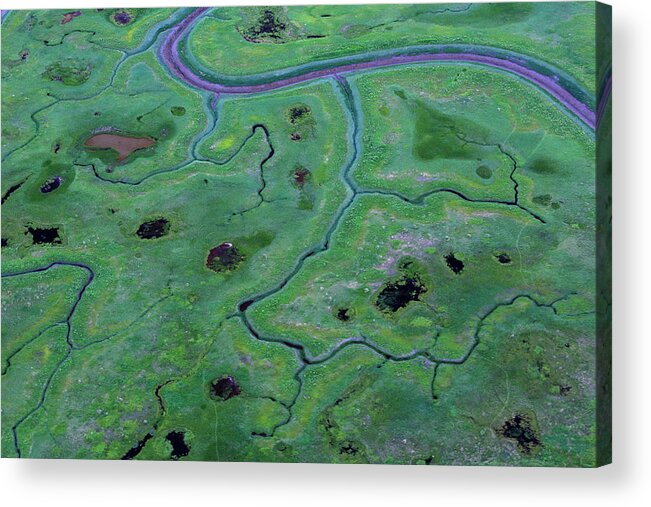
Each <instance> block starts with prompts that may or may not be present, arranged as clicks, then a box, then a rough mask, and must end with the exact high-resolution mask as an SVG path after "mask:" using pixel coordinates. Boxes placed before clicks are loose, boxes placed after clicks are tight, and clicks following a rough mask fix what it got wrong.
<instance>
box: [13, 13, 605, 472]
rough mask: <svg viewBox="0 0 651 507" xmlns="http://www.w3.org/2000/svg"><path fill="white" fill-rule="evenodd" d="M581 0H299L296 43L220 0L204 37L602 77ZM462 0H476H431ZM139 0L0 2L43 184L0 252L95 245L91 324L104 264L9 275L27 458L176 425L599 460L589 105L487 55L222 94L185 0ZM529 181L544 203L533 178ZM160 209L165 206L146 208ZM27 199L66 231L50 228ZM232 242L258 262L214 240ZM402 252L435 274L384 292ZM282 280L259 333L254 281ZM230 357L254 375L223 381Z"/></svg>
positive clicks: (290, 52)
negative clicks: (193, 64)
mask: <svg viewBox="0 0 651 507" xmlns="http://www.w3.org/2000/svg"><path fill="white" fill-rule="evenodd" d="M566 5H567V7H566V8H565V10H564V11H563V14H562V15H559V11H558V10H557V9H559V7H558V6H556V5H552V4H541V5H535V6H534V5H531V6H529V5H526V6H525V5H524V4H520V5H517V6H515V7H514V6H511V7H502V6H499V7H498V6H472V7H470V8H469V9H468V10H465V6H464V5H456V6H452V5H447V6H443V5H437V6H427V5H422V6H420V5H419V6H389V7H383V8H382V9H380V8H379V7H377V6H363V7H359V8H356V9H355V10H351V8H350V7H346V6H318V7H316V6H315V7H292V8H289V9H288V10H287V11H286V12H284V11H282V9H278V8H275V9H274V12H275V13H276V14H277V15H278V16H279V18H278V19H280V20H281V21H282V22H284V23H286V24H287V25H288V26H289V29H288V30H287V32H286V33H284V34H283V35H282V37H284V39H283V41H284V42H285V43H284V44H268V43H261V44H253V43H250V42H246V41H245V40H244V39H243V38H242V37H241V36H240V35H239V34H238V33H237V32H236V31H235V27H236V26H237V25H238V24H239V23H240V19H241V17H242V13H241V12H240V10H239V9H230V10H229V9H214V10H212V11H211V12H210V13H209V15H208V16H207V17H205V19H203V20H202V21H200V22H199V24H198V25H197V26H196V28H195V29H194V30H193V31H192V33H191V35H190V39H189V42H188V44H189V47H190V49H191V51H192V53H193V56H192V57H194V58H197V59H198V60H200V61H201V62H202V63H203V64H204V65H206V66H209V67H210V68H211V69H213V70H216V71H217V72H223V73H225V74H232V75H238V76H244V75H247V74H250V73H256V72H266V71H273V70H274V69H283V68H286V67H290V66H293V65H299V64H301V63H307V62H313V61H315V60H320V59H323V58H330V57H335V56H344V55H349V54H355V53H360V52H364V51H371V50H377V49H386V48H393V47H400V46H404V45H410V44H416V43H448V42H455V43H457V42H458V43H473V44H489V45H492V46H496V47H501V48H506V49H513V50H516V51H520V52H522V53H524V54H528V55H530V56H534V57H535V58H538V59H540V60H544V61H547V62H549V63H553V64H554V65H555V66H558V67H559V68H562V69H563V70H564V71H566V72H567V73H569V74H570V75H571V76H573V77H574V78H575V79H576V80H577V81H578V82H580V83H581V84H582V85H584V86H585V87H586V88H588V89H589V90H592V89H593V88H594V82H593V77H592V76H593V73H594V55H593V54H592V52H593V49H592V46H593V45H592V38H593V34H592V29H593V28H592V26H593V24H594V8H593V6H592V4H580V3H579V4H566ZM448 8H451V9H455V10H457V9H459V10H464V12H457V13H452V12H448V11H445V12H433V10H441V11H442V10H445V9H448ZM504 9H508V11H505V10H504ZM129 11H130V15H132V16H133V17H134V20H133V21H132V22H131V23H130V24H129V25H127V26H124V27H121V26H117V25H116V24H115V23H114V21H112V20H111V16H112V15H114V14H115V10H113V9H106V10H104V11H101V12H96V11H83V14H82V15H81V16H78V17H75V18H73V19H72V21H70V22H69V23H66V24H64V25H61V24H60V21H61V19H62V17H63V15H64V13H65V12H69V11H35V12H14V13H11V14H9V16H8V18H7V19H6V21H5V22H4V23H3V30H2V32H3V34H2V37H3V40H2V42H3V48H2V65H3V81H2V92H3V93H2V101H3V102H2V115H3V126H2V128H3V135H2V138H3V163H2V193H3V195H6V194H5V193H6V192H7V191H8V190H9V189H10V188H11V187H13V186H16V185H19V186H17V187H16V188H15V189H14V192H13V193H11V195H9V196H8V197H7V199H6V202H5V203H4V204H3V206H2V212H3V213H2V217H3V222H2V238H3V240H5V239H6V241H7V246H3V249H2V257H3V259H2V260H3V265H2V270H3V273H9V272H15V271H20V270H28V269H34V268H39V267H44V266H47V265H48V264H49V263H51V262H55V261H60V262H61V261H64V262H77V263H84V264H86V265H88V266H90V267H91V268H92V270H93V272H94V273H95V278H94V279H93V281H92V283H91V284H90V285H89V286H88V288H87V290H86V291H85V292H84V294H83V297H82V298H81V300H80V302H79V304H78V306H77V307H76V308H75V311H74V314H73V316H72V318H71V319H70V326H71V332H70V335H69V336H68V337H67V338H68V340H66V335H67V326H66V323H65V321H66V318H67V317H68V315H69V313H70V311H71V310H72V308H73V305H74V304H75V301H76V300H77V297H78V295H79V292H78V291H79V290H80V289H81V287H82V286H83V284H84V283H85V282H86V280H87V273H86V272H85V271H84V270H83V269H80V268H76V267H72V266H58V267H53V268H51V269H49V270H48V271H45V272H42V273H34V274H29V275H24V276H18V277H11V278H3V280H2V316H3V328H2V354H3V376H2V386H3V387H2V389H3V392H2V398H3V407H2V423H3V424H2V427H3V430H2V449H3V451H2V452H3V456H15V455H16V454H17V452H16V449H15V447H14V436H13V434H12V428H13V427H15V426H16V425H17V437H18V443H19V448H20V451H21V456H23V457H43V458H54V457H59V458H96V459H119V458H121V457H123V456H124V455H125V454H126V453H127V452H128V451H130V449H132V448H133V446H135V445H137V444H138V443H139V442H141V443H143V442H144V443H143V447H142V450H141V451H140V453H139V454H137V456H136V459H164V460H168V459H173V456H172V452H173V449H172V446H171V444H170V443H169V441H168V439H167V438H166V437H167V436H168V434H170V432H173V431H176V432H182V433H183V435H184V441H185V443H186V444H187V445H188V446H189V454H188V456H187V457H183V458H181V459H188V460H221V461H244V460H250V461H279V462H305V461H306V462H331V463H367V462H370V463H396V464H408V463H414V464H425V463H430V464H439V463H441V464H443V463H446V464H507V465H552V466H570V465H571V466H593V465H594V464H595V457H594V442H595V435H594V428H593V426H594V413H595V407H594V396H595V389H596V387H595V386H594V384H593V380H592V379H593V378H594V368H595V365H594V328H595V321H594V310H595V300H596V299H597V300H599V301H601V300H602V299H603V298H597V295H596V294H595V288H594V287H595V275H594V259H595V245H594V235H595V220H596V211H595V203H594V199H595V169H594V155H595V153H594V151H595V143H594V137H593V136H592V135H591V134H590V133H589V132H587V131H586V130H585V129H584V128H583V127H582V126H581V125H579V124H578V123H577V122H576V121H575V120H574V119H573V118H571V117H569V116H568V114H567V112H565V111H563V110H562V109H561V108H560V107H559V106H558V105H557V104H556V103H554V102H552V101H551V100H550V99H549V98H547V97H546V96H545V95H544V94H543V93H542V92H540V91H538V90H536V89H534V88H533V87H531V85H529V84H526V83H524V82H522V81H520V80H519V79H516V78H514V77H513V76H510V75H507V74H504V73H500V72H497V71H494V70H490V69H487V68H481V67H477V66H470V65H457V64H453V65H441V64H423V65H410V66H402V67H400V68H395V69H390V68H388V69H378V70H373V71H368V72H364V73H360V74H356V75H350V76H345V78H346V80H347V83H348V86H350V90H351V93H352V95H350V96H346V90H347V87H346V86H344V87H342V86H341V85H340V84H338V83H337V82H336V81H335V80H334V79H322V80H318V81H314V82H309V83H304V84H301V85H298V86H293V87H289V88H285V89H281V90H276V91H273V92H268V93H264V94H258V95H252V96H229V95H222V96H221V97H219V99H218V100H217V101H216V103H215V102H214V101H213V99H214V97H212V96H210V95H209V94H207V93H203V92H198V91H196V90H194V89H192V88H189V87H187V86H186V85H184V84H182V83H181V82H179V81H177V80H175V79H173V78H172V77H170V75H169V74H168V72H167V71H166V70H165V69H164V68H162V67H161V65H160V63H159V61H158V59H157V57H156V49H157V44H158V43H159V42H160V38H156V37H157V29H156V27H157V26H158V25H159V24H160V23H169V24H171V25H173V24H174V22H175V21H178V20H180V19H181V18H182V17H183V15H184V14H187V12H188V11H184V10H181V11H172V10H167V9H165V10H139V9H130V10H129ZM324 14H331V16H327V17H323V16H322V15H324ZM170 15H171V16H172V17H171V18H170ZM258 15H259V12H258V10H257V9H256V8H249V9H248V10H246V11H245V12H244V16H245V18H246V20H245V21H246V23H247V24H249V25H250V24H251V23H254V22H255V21H256V19H257V16H258ZM485 16H489V18H486V17H485ZM490 16H498V17H499V18H500V19H501V20H502V24H501V25H495V24H494V23H493V22H491V21H486V19H493V18H492V17H490ZM168 18H169V19H168ZM91 32H95V34H94V35H93V34H92V33H91ZM310 34H325V35H326V37H324V38H319V39H307V38H306V36H307V35H310ZM44 40H47V41H49V43H48V44H49V45H48V44H45V43H44V42H43V41H44ZM59 42H60V44H59ZM51 43H55V45H51ZM25 49H26V50H28V51H29V55H28V57H27V58H26V59H22V58H21V55H22V51H23V50H25ZM125 55H126V56H125ZM226 61H228V62H231V63H229V66H228V68H226V67H225V66H224V65H223V62H226ZM234 62H236V63H237V65H234ZM53 76H54V77H57V76H58V77H61V80H59V79H54V80H53V79H52V77H53ZM608 111H610V110H608ZM608 114H610V113H609V112H608ZM354 118H357V124H355V122H354V121H353V120H354ZM355 126H357V128H359V132H358V136H357V139H353V132H354V130H355ZM263 127H264V128H263ZM265 129H266V131H267V132H268V136H267V135H266V133H265ZM105 131H110V132H115V133H120V134H123V135H127V136H146V137H149V138H152V139H155V141H156V143H155V145H154V146H152V147H151V148H147V149H142V150H139V151H136V152H134V153H133V154H132V155H131V156H130V157H129V158H127V159H126V160H124V161H122V162H120V161H118V160H117V152H114V151H112V150H90V149H87V148H85V147H84V146H83V144H84V141H85V140H86V139H88V137H90V136H91V135H92V134H94V133H97V132H105ZM355 148H357V153H356V149H355ZM270 155H272V156H271V157H270ZM269 157H270V158H269ZM514 163H515V164H516V167H514ZM514 169H515V171H513V170H514ZM607 170H608V168H606V167H604V168H602V171H603V172H606V171H607ZM55 176H61V177H62V184H61V186H60V187H59V188H58V189H56V190H55V191H53V192H51V193H42V192H41V190H40V189H41V186H42V185H43V184H44V183H45V182H47V181H50V180H51V179H52V178H53V177H55ZM512 178H513V179H512ZM516 182H517V188H518V203H519V204H520V205H521V206H523V207H524V208H526V210H529V211H530V212H527V211H526V210H524V209H521V208H518V207H516V206H514V205H511V204H509V203H510V202H512V201H513V200H514V199H515V185H516ZM433 191H438V193H434V194H432V195H430V196H428V197H424V196H423V195H424V194H425V193H431V192H433ZM464 197H465V199H464ZM409 200H411V201H413V202H411V203H410V202H407V201H409ZM469 200H474V201H477V202H469ZM490 201H495V202H490ZM607 206H608V202H607V201H606V202H605V203H603V207H607ZM533 214H535V215H536V216H538V217H540V218H541V219H543V220H544V222H545V223H543V222H541V221H540V220H538V219H536V218H535V217H534V216H533ZM162 218H164V219H166V220H167V221H168V223H169V226H168V227H169V229H168V232H167V234H166V235H164V236H162V237H160V238H157V239H141V238H139V237H138V236H137V235H136V231H137V230H138V228H139V226H140V225H141V224H143V223H144V222H148V221H153V220H158V219H162ZM601 226H604V225H603V224H601ZM27 227H42V228H58V231H59V235H60V238H61V243H60V244H52V245H48V244H34V243H33V242H32V237H31V234H30V233H29V231H28V229H27ZM228 242H231V243H233V245H235V246H236V247H237V249H238V252H240V253H241V254H242V255H243V261H242V262H241V263H240V264H238V266H237V268H236V269H233V270H230V271H224V272H219V273H216V272H214V271H212V270H210V269H208V267H207V266H206V258H207V256H208V253H209V251H210V250H211V249H212V248H214V247H216V246H217V245H220V244H222V243H228ZM321 250H323V251H321ZM314 252H319V253H314ZM309 253H314V254H313V255H312V254H310V255H308V254H309ZM450 254H453V255H454V257H455V259H456V260H457V261H461V262H463V270H462V271H461V272H460V273H459V274H455V273H454V272H453V271H452V270H451V269H450V267H449V265H448V261H447V260H446V257H447V256H449V255H450ZM306 255H307V258H306V259H305V260H304V262H302V261H299V259H303V258H304V257H305V256H306ZM500 255H506V256H507V257H508V259H509V261H510V262H508V263H501V262H500V261H499V256H500ZM405 273H406V274H408V275H409V276H417V277H418V279H419V281H421V282H422V283H423V284H424V285H425V287H426V288H427V291H426V292H424V293H422V294H421V295H420V298H419V299H420V300H419V301H413V302H410V303H409V304H407V305H406V306H405V307H404V308H402V309H399V310H398V311H396V312H389V311H386V309H385V311H382V310H381V309H379V308H378V307H377V306H376V302H377V299H378V296H379V295H380V294H381V293H382V291H383V289H384V288H385V287H387V285H389V284H391V283H392V282H396V281H399V280H401V279H402V277H404V276H405ZM285 282H286V283H285ZM261 295H262V296H266V297H261V300H260V301H258V302H255V303H253V304H252V305H251V306H250V307H249V308H248V310H247V311H246V316H247V317H248V319H249V320H250V325H251V326H253V329H254V333H252V332H251V331H250V330H249V329H247V327H246V321H245V320H244V319H243V318H242V315H238V314H237V309H238V305H239V304H240V303H242V302H243V301H246V300H248V299H249V298H252V297H254V296H261ZM518 296H521V297H518ZM534 300H535V301H536V302H537V303H538V304H539V305H541V306H537V305H536V304H535V303H534ZM552 303H553V304H552ZM600 304H601V303H600ZM342 309H345V310H346V311H347V312H346V315H347V318H348V320H345V319H344V320H342V319H340V318H338V317H339V315H340V313H339V311H340V310H342ZM602 310H603V311H604V312H606V311H608V310H607V308H602ZM256 335H257V337H256ZM351 340H352V341H362V340H364V341H365V343H352V342H351ZM473 347H474V348H473ZM302 354H305V357H306V358H307V359H308V363H309V364H304V363H302V361H301V356H302ZM437 361H439V362H438V363H437ZM455 361H456V362H459V363H462V364H454V362H455ZM437 364H438V366H437ZM227 376H231V377H232V378H233V379H234V380H235V381H236V382H237V384H238V386H239V388H240V389H241V392H240V393H239V394H238V395H237V396H234V397H233V398H231V399H228V400H220V399H216V398H215V396H211V394H210V385H211V383H212V382H213V381H215V380H218V379H220V378H224V377H227ZM50 378H51V382H49V381H50ZM48 382H49V383H48ZM41 400H42V405H41ZM517 415H522V416H524V417H526V418H528V420H529V421H530V423H531V425H532V427H533V430H534V431H535V434H536V436H537V438H539V439H540V440H541V442H542V445H541V446H537V447H536V448H535V449H534V450H533V451H532V452H530V453H527V452H523V451H522V449H519V448H518V446H517V445H516V443H515V441H514V440H513V439H510V438H507V437H505V435H504V434H503V426H504V424H505V422H506V421H508V420H509V419H511V418H513V417H515V416H517ZM150 434H151V435H152V436H151V438H149V439H147V440H145V439H146V438H147V435H150Z"/></svg>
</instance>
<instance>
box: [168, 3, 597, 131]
mask: <svg viewBox="0 0 651 507" xmlns="http://www.w3.org/2000/svg"><path fill="white" fill-rule="evenodd" d="M209 9H210V8H208V7H204V8H198V9H195V10H194V11H192V12H191V13H190V14H188V15H187V16H186V17H185V18H184V19H183V20H182V21H181V22H180V23H179V24H178V25H176V26H175V27H174V28H173V29H172V30H170V31H169V33H168V34H167V35H166V36H165V38H164V40H163V43H162V44H161V46H160V59H161V62H162V63H163V64H164V65H165V66H166V67H167V68H168V69H169V71H170V72H171V74H172V75H174V76H176V77H177V78H179V79H181V80H182V81H184V82H185V83H187V84H188V85H190V86H192V87H194V88H199V89H202V90H206V91H209V92H214V93H228V94H251V93H260V92H266V91H269V90H275V89H278V88H283V87H286V86H291V85H295V84H298V83H303V82H306V81H311V80H314V79H319V78H324V77H335V76H337V75H339V74H342V73H351V72H357V71H361V70H367V69H374V68H379V67H392V66H396V65H404V64H413V63H422V62H461V63H469V64H477V65H483V66H487V67H492V68H495V69H498V70H500V71H504V72H508V73H510V74H513V75H515V76H518V77H520V78H522V79H524V80H526V81H528V82H529V83H531V84H533V85H534V86H536V87H538V88H539V89H541V90H543V91H544V92H546V93H547V94H549V95H550V96H551V97H553V98H554V99H556V101H557V102H558V103H560V104H561V105H562V106H563V107H565V108H566V109H567V110H568V111H570V112H571V113H572V114H573V115H574V116H576V117H577V118H578V119H579V120H581V121H582V122H583V123H584V124H585V125H587V126H588V127H589V128H590V129H592V130H594V128H595V126H596V123H597V120H596V115H595V112H594V111H593V110H592V108H591V107H590V106H589V105H587V104H586V103H585V102H584V101H583V100H582V99H581V98H578V96H582V97H589V96H590V95H589V94H588V93H587V92H585V91H581V90H577V89H576V87H572V88H575V89H574V90H572V91H570V89H569V88H570V87H569V86H568V84H567V80H566V79H563V78H562V77H561V72H560V71H556V70H554V69H552V68H551V67H549V66H548V65H545V70H546V72H544V73H543V72H542V70H543V69H541V64H540V62H536V61H534V60H533V59H531V58H529V57H527V56H525V55H519V54H517V55H516V54H514V53H509V54H502V53H503V52H500V50H496V49H493V50H492V48H483V47H477V46H472V45H464V46H417V47H411V48H398V49H396V50H394V51H393V52H394V53H395V54H388V55H387V53H386V52H376V53H366V54H362V55H350V56H347V57H344V58H338V59H335V60H323V61H321V62H318V64H319V65H320V67H321V68H317V69H315V70H306V71H304V72H303V71H302V68H304V67H305V66H299V67H296V68H289V69H285V70H283V71H279V72H274V73H271V74H268V75H266V76H263V75H254V76H245V77H241V78H240V80H241V82H242V84H232V83H228V82H226V81H229V80H228V79H227V78H224V77H223V76H218V75H216V74H213V73H207V72H205V71H203V70H202V71H201V72H198V71H195V70H194V69H193V68H191V67H190V66H189V65H188V64H187V63H186V62H185V61H184V59H183V58H182V57H181V55H180V51H179V45H180V44H181V42H182V41H183V39H184V37H185V36H186V35H187V34H188V33H189V31H190V29H191V28H192V27H193V26H194V24H195V23H196V22H197V21H198V20H199V19H200V18H201V16H202V15H203V14H205V13H206V12H207V11H208V10H209ZM491 50H492V52H493V53H494V54H493V55H491V54H487V52H490V51H491ZM498 55H500V56H498ZM509 55H510V56H509ZM308 68H309V66H308ZM199 74H202V75H199ZM260 81H263V82H260ZM584 100H585V99H584ZM602 100H603V98H602Z"/></svg>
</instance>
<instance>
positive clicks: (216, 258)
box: [206, 243, 244, 273]
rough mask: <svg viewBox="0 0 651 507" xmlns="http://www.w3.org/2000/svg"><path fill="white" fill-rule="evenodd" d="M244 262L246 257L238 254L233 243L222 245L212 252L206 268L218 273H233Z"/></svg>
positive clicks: (209, 254)
mask: <svg viewBox="0 0 651 507" xmlns="http://www.w3.org/2000/svg"><path fill="white" fill-rule="evenodd" d="M243 260H244V255H242V254H240V253H239V252H238V250H237V248H235V246H234V245H233V243H222V244H221V245H218V246H216V247H215V248H213V249H211V250H210V252H209V253H208V258H207V259H206V266H207V267H208V269H212V270H213V271H216V272H218V273H219V272H223V271H232V270H233V269H235V268H236V267H237V266H238V265H239V263H240V262H242V261H243Z"/></svg>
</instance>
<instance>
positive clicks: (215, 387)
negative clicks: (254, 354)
mask: <svg viewBox="0 0 651 507" xmlns="http://www.w3.org/2000/svg"><path fill="white" fill-rule="evenodd" d="M240 392H242V390H241V389H240V386H239V385H238V384H237V382H235V379H234V378H233V377H231V376H228V377H222V378H220V379H217V380H213V382H212V384H211V385H210V394H211V395H212V396H213V397H214V398H219V399H222V400H224V401H226V400H230V399H231V398H232V397H234V396H238V395H239V394H240Z"/></svg>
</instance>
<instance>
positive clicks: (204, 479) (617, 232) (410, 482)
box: [0, 0, 651, 507]
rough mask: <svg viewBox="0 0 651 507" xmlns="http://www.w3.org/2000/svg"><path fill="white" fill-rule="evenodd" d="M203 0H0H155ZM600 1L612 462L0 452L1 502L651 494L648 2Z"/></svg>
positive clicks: (611, 498)
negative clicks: (91, 458)
mask: <svg viewBox="0 0 651 507" xmlns="http://www.w3.org/2000/svg"><path fill="white" fill-rule="evenodd" d="M213 1H215V0H213ZM203 2H204V0H190V1H188V0H174V1H171V2H170V1H169V0H154V1H143V0H137V1H136V0H122V1H115V0H100V1H96V0H84V1H80V0H68V1H60V0H57V1H56V2H52V1H49V2H48V1H28V0H23V1H20V0H18V1H11V0H0V6H1V7H2V8H3V9H18V8H55V7H56V8H84V7H85V8H90V7H125V6H137V7H160V6H196V5H197V4H201V3H203ZM205 2H206V3H212V2H209V1H208V0H205ZM241 3H245V4H249V5H250V4H254V3H262V4H300V3H305V2H300V1H292V0H284V1H280V2H278V1H276V2H274V1H272V0H268V1H264V2H255V1H252V0H251V1H248V2H233V1H226V0H219V4H220V5H232V4H241ZM314 3H316V2H314ZM318 3H343V2H332V1H330V2H327V1H322V2H318ZM345 3H363V2H354V0H349V1H348V2H345ZM610 3H612V4H613V9H614V12H613V25H614V48H613V50H614V65H613V68H614V81H615V84H614V108H615V109H614V111H615V115H614V131H615V159H614V181H613V187H614V210H615V216H614V241H613V244H614V311H613V313H614V344H613V345H614V430H613V434H614V461H615V463H614V464H613V465H610V466H607V467H604V468H601V469H597V470H563V469H515V468H453V467H404V466H403V467H398V466H357V465H347V466H343V465H342V466H333V465H268V464H230V463H167V462H160V463H156V462H152V463H144V462H84V461H46V460H8V459H4V460H1V461H0V495H1V498H2V500H3V501H4V505H29V506H31V505H38V504H39V503H42V504H43V505H47V506H48V507H54V506H59V505H62V506H63V505H65V506H68V507H71V506H76V505H80V506H81V505H83V506H84V507H87V506H93V507H94V506H105V505H106V506H109V505H110V506H115V505H136V504H138V505H147V506H148V505H161V506H162V505H176V506H186V505H187V506H191V505H223V506H229V507H231V506H233V507H235V506H239V505H261V506H264V507H272V506H275V505H282V506H288V505H298V504H301V505H305V506H308V505H309V506H310V507H312V506H321V505H324V506H325V505H328V506H338V505H352V504H356V505H358V506H360V507H362V506H364V507H365V506H370V505H373V506H376V507H383V506H411V505H419V506H423V507H425V506H430V505H435V504H443V503H445V504H447V505H449V506H454V507H457V506H461V507H463V506H466V505H468V506H473V507H493V506H500V507H505V506H508V507H516V506H525V507H536V506H545V507H556V506H559V507H564V506H572V507H574V506H576V507H581V506H584V505H585V506H590V507H599V506H608V507H613V506H615V507H618V506H622V507H624V506H626V507H628V506H631V507H637V506H649V505H651V466H650V465H649V462H650V460H651V410H650V408H649V406H650V405H651V392H650V388H651V382H650V373H649V372H650V370H651V365H650V364H649V359H650V358H651V346H650V341H651V332H650V331H649V329H650V326H649V318H650V317H651V306H650V304H649V303H650V298H649V295H648V293H649V290H650V286H649V285H650V282H651V277H649V272H650V266H651V252H650V251H649V246H650V244H651V243H650V241H649V233H650V232H651V227H650V221H651V215H650V214H649V211H650V210H649V202H650V201H651V195H650V193H649V189H650V188H651V177H650V174H651V135H650V129H649V114H650V113H651V111H650V110H649V92H650V91H651V83H650V82H649V81H650V78H651V71H650V70H649V64H650V63H651V62H650V60H651V59H650V57H649V49H651V37H650V36H649V34H650V33H651V19H650V18H651V16H649V12H650V11H651V9H650V8H649V4H650V2H648V1H647V0H612V1H611V2H610Z"/></svg>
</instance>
